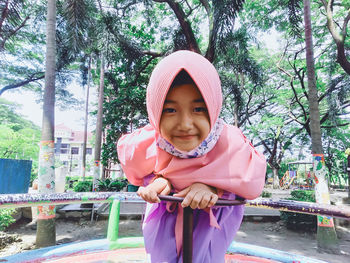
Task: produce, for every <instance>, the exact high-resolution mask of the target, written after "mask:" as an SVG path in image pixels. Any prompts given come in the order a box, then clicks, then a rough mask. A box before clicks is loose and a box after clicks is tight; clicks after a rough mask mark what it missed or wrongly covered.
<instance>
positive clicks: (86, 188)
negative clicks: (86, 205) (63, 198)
mask: <svg viewBox="0 0 350 263" xmlns="http://www.w3.org/2000/svg"><path fill="white" fill-rule="evenodd" d="M91 191H92V181H79V182H77V183H76V184H75V186H74V192H91Z"/></svg>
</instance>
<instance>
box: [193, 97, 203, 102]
mask: <svg viewBox="0 0 350 263" xmlns="http://www.w3.org/2000/svg"><path fill="white" fill-rule="evenodd" d="M193 102H204V99H203V98H200V99H196V100H194V101H193Z"/></svg>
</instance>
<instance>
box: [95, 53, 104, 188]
mask: <svg viewBox="0 0 350 263" xmlns="http://www.w3.org/2000/svg"><path fill="white" fill-rule="evenodd" d="M104 74H105V70H104V58H103V55H101V68H100V86H99V94H98V110H97V121H96V139H95V166H94V180H93V190H94V191H95V189H96V184H97V179H99V178H100V159H101V141H102V111H103V96H104V95H103V91H104V90H103V89H104Z"/></svg>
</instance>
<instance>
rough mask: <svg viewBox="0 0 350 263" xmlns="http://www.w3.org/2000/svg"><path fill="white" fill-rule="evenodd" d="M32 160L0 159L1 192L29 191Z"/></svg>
mask: <svg viewBox="0 0 350 263" xmlns="http://www.w3.org/2000/svg"><path fill="white" fill-rule="evenodd" d="M31 169H32V161H29V160H13V159H0V194H16V193H28V189H29V183H30V171H31Z"/></svg>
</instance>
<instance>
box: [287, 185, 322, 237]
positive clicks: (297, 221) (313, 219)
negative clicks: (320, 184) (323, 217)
mask: <svg viewBox="0 0 350 263" xmlns="http://www.w3.org/2000/svg"><path fill="white" fill-rule="evenodd" d="M291 196H292V197H291V198H288V200H295V201H302V202H312V203H315V202H316V199H315V191H313V190H312V191H310V190H294V191H292V192H291ZM280 213H281V219H282V220H283V221H285V222H286V226H287V228H288V229H291V230H301V231H307V232H314V231H316V230H317V216H315V215H307V214H301V213H291V212H283V211H281V212H280Z"/></svg>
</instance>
